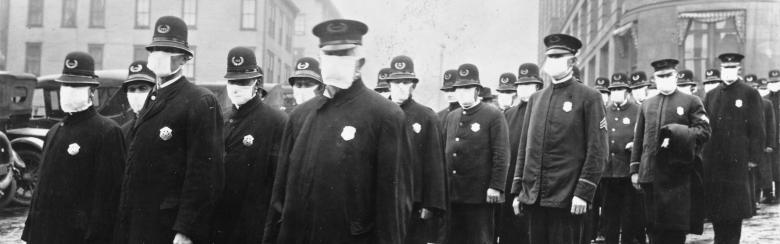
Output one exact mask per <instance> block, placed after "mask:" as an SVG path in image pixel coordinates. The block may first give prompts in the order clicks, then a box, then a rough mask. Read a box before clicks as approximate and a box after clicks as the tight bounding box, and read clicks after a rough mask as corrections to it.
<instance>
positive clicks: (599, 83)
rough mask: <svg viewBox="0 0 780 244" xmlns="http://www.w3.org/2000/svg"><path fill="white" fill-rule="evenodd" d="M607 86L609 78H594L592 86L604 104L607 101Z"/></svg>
mask: <svg viewBox="0 0 780 244" xmlns="http://www.w3.org/2000/svg"><path fill="white" fill-rule="evenodd" d="M607 87H609V79H607V78H606V77H598V78H596V82H595V83H594V87H593V88H595V89H596V90H598V91H599V94H601V101H602V102H603V103H604V106H606V105H607V103H609V89H607Z"/></svg>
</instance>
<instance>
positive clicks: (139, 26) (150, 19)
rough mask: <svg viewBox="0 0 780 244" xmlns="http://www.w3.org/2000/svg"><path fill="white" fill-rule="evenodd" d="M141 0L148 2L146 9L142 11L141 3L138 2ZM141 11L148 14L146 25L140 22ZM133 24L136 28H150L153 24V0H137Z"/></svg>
mask: <svg viewBox="0 0 780 244" xmlns="http://www.w3.org/2000/svg"><path fill="white" fill-rule="evenodd" d="M141 1H145V2H146V11H145V12H141V9H140V8H141V7H140V4H138V3H139V2H141ZM139 13H145V14H146V25H141V24H139V22H138V18H139ZM133 26H134V28H135V29H149V27H150V26H152V0H135V11H134V15H133Z"/></svg>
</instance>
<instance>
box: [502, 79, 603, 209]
mask: <svg viewBox="0 0 780 244" xmlns="http://www.w3.org/2000/svg"><path fill="white" fill-rule="evenodd" d="M605 116H606V112H605V108H604V103H603V102H602V100H601V94H599V92H598V91H596V90H595V89H593V88H590V87H587V86H585V85H584V84H582V83H580V82H578V81H577V79H576V78H571V79H569V80H566V81H563V82H561V83H558V84H553V85H551V86H548V87H546V88H544V89H542V90H541V91H539V92H536V93H534V94H533V95H531V98H530V99H529V102H528V111H526V113H525V119H524V121H523V132H522V137H521V138H520V145H519V149H518V153H517V168H516V169H515V174H514V184H513V185H512V192H516V193H518V194H519V196H518V197H519V199H520V202H521V203H523V204H527V205H532V204H536V203H537V202H538V203H539V204H540V205H541V206H543V207H554V208H566V209H568V208H570V206H571V201H572V197H573V196H577V197H579V198H581V199H583V200H585V201H588V202H592V201H593V196H594V194H595V192H596V186H597V184H598V182H599V180H600V179H601V172H602V170H603V167H604V162H605V161H606V160H607V153H608V148H609V147H608V145H607V122H606V117H605Z"/></svg>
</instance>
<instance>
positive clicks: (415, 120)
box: [387, 56, 447, 244]
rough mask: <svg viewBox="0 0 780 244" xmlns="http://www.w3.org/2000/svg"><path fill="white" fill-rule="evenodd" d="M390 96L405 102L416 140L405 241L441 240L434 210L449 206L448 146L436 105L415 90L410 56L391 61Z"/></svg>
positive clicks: (438, 210)
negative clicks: (422, 100)
mask: <svg viewBox="0 0 780 244" xmlns="http://www.w3.org/2000/svg"><path fill="white" fill-rule="evenodd" d="M390 67H391V71H390V75H389V76H388V77H387V82H388V83H389V84H390V98H391V100H392V101H393V102H395V103H396V104H398V105H400V106H401V109H402V110H403V111H404V114H405V115H406V125H407V128H408V129H410V133H409V134H410V135H411V136H410V138H411V140H412V148H411V154H412V162H413V165H412V172H413V180H412V185H413V187H414V190H413V193H414V194H413V195H412V196H413V201H414V205H413V208H412V213H413V215H412V217H411V221H410V222H409V226H408V228H407V236H406V241H405V242H404V243H410V244H411V243H422V244H426V243H432V242H437V240H436V239H437V233H436V232H435V231H431V230H435V229H438V226H436V223H435V221H434V219H433V217H434V214H435V215H437V216H441V215H442V214H443V213H444V211H446V210H447V196H446V194H447V188H446V180H445V177H446V173H445V171H444V158H443V156H444V147H443V145H442V143H441V133H440V132H441V130H440V124H441V122H439V120H438V117H436V113H434V112H433V110H432V109H430V108H428V107H426V106H424V105H421V104H419V103H417V102H416V101H415V100H414V99H413V98H412V93H413V92H414V90H415V88H417V83H418V82H419V79H417V77H416V75H415V73H414V63H413V62H412V59H411V58H409V57H407V56H397V57H395V58H393V60H392V61H391V62H390Z"/></svg>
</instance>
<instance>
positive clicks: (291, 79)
mask: <svg viewBox="0 0 780 244" xmlns="http://www.w3.org/2000/svg"><path fill="white" fill-rule="evenodd" d="M296 78H309V79H312V80H315V81H317V82H319V83H322V78H321V77H319V76H316V75H312V74H308V73H297V74H294V75H292V76H290V78H287V83H290V85H291V86H292V85H294V84H295V82H293V80H295V79H296Z"/></svg>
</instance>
